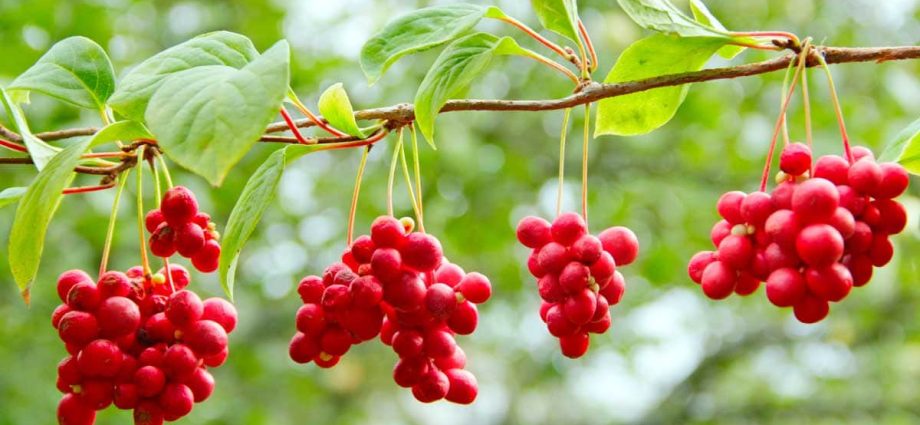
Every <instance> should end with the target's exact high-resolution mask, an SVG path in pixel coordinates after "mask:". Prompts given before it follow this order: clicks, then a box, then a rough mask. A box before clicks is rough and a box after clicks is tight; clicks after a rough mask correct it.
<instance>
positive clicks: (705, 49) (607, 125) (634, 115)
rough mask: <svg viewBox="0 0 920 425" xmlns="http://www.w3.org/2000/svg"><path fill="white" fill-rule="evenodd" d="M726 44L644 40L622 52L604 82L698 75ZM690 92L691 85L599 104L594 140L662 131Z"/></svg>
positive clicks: (690, 39) (705, 40)
mask: <svg viewBox="0 0 920 425" xmlns="http://www.w3.org/2000/svg"><path fill="white" fill-rule="evenodd" d="M725 42H726V40H725V39H720V38H709V37H688V38H680V37H673V36H668V35H664V34H656V35H653V36H651V37H647V38H643V39H642V40H639V41H637V42H635V43H633V44H632V45H631V46H629V47H628V48H626V50H625V51H623V53H622V54H621V55H620V57H619V59H617V63H616V64H615V65H614V66H613V69H612V70H610V74H608V75H607V78H606V79H605V80H604V82H605V83H621V82H624V81H634V80H641V79H644V78H651V77H656V76H659V75H666V74H675V73H681V72H689V71H697V70H699V69H700V68H702V67H703V65H705V64H706V61H707V60H709V58H710V57H711V56H712V55H713V54H714V53H715V52H716V51H717V50H719V48H721V47H722V46H724V45H725ZM689 88H690V85H689V84H684V85H681V86H673V87H661V88H657V89H652V90H647V91H643V92H638V93H633V94H628V95H625V96H617V97H612V98H608V99H604V100H601V101H599V102H598V107H597V127H596V129H595V136H600V135H605V134H613V135H622V136H632V135H638V134H645V133H648V132H650V131H652V130H654V129H656V128H658V127H661V126H662V125H664V124H665V123H667V122H668V121H670V120H671V118H672V117H673V116H674V114H675V113H676V112H677V108H678V107H680V104H681V103H682V102H683V101H684V97H685V96H686V95H687V90H688V89H689Z"/></svg>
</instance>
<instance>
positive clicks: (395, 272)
mask: <svg viewBox="0 0 920 425" xmlns="http://www.w3.org/2000/svg"><path fill="white" fill-rule="evenodd" d="M371 270H373V272H374V275H375V276H377V277H378V278H379V279H381V280H382V281H384V282H386V281H388V280H397V279H400V278H401V276H402V255H400V253H399V251H397V250H395V249H392V248H383V249H378V250H376V251H374V255H373V256H371Z"/></svg>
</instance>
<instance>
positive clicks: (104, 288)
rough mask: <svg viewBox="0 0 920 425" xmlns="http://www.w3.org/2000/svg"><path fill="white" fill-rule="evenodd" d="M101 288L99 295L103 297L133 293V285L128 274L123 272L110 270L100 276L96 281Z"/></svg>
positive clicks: (123, 295) (125, 295)
mask: <svg viewBox="0 0 920 425" xmlns="http://www.w3.org/2000/svg"><path fill="white" fill-rule="evenodd" d="M96 287H97V288H98V289H99V295H100V296H101V297H102V298H109V297H127V296H128V295H129V294H131V291H132V289H133V286H132V285H131V280H130V279H128V276H127V275H126V274H124V273H122V272H117V271H108V272H105V273H103V274H102V276H100V277H99V282H97V283H96Z"/></svg>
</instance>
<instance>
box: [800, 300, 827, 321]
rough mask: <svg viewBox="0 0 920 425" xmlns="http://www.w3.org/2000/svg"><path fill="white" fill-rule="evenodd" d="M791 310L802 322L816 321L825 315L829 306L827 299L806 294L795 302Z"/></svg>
mask: <svg viewBox="0 0 920 425" xmlns="http://www.w3.org/2000/svg"><path fill="white" fill-rule="evenodd" d="M792 311H793V313H795V318H796V319H799V321H800V322H802V323H817V322H820V321H821V320H823V319H824V318H825V317H827V313H828V312H830V306H829V305H828V304H827V301H824V300H822V299H820V298H818V297H816V296H813V295H806V296H805V298H803V299H802V300H801V301H799V302H798V303H796V304H795V306H794V307H793V308H792Z"/></svg>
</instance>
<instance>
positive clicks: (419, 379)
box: [290, 216, 492, 404]
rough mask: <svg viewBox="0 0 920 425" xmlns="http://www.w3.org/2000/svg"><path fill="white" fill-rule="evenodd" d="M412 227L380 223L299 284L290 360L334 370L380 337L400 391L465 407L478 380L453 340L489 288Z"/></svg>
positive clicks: (472, 324)
mask: <svg viewBox="0 0 920 425" xmlns="http://www.w3.org/2000/svg"><path fill="white" fill-rule="evenodd" d="M413 226H414V224H413V223H412V221H411V220H410V219H403V220H402V221H400V220H397V219H395V218H393V217H389V216H382V217H378V218H377V219H376V220H374V222H373V224H372V225H371V233H370V236H367V235H364V236H361V237H358V238H357V239H355V240H354V242H353V243H352V244H351V246H350V247H349V248H348V249H346V250H345V253H344V254H343V255H342V262H340V263H335V264H332V265H331V266H329V267H327V268H326V270H325V271H324V272H323V275H322V277H320V276H307V277H305V278H304V279H303V280H301V281H300V285H299V286H298V293H299V294H300V298H301V300H302V301H303V303H304V305H303V306H301V307H300V309H299V310H298V311H297V316H296V326H297V333H296V334H295V335H294V337H293V339H292V340H291V344H290V356H291V358H292V359H293V360H294V361H296V362H298V363H308V362H310V361H313V362H314V363H316V365H317V366H320V367H324V368H326V367H332V366H334V365H335V364H336V363H338V361H339V359H340V358H341V356H342V355H344V354H345V353H346V352H347V351H348V350H349V348H350V347H351V345H353V344H358V343H360V342H363V341H367V340H369V339H371V338H374V337H375V336H377V335H378V334H379V335H380V338H381V340H382V341H383V342H384V343H385V344H387V345H389V346H391V347H392V348H393V351H395V352H396V354H397V355H399V358H400V360H399V361H398V362H397V363H396V366H395V368H394V370H393V379H394V381H396V383H397V384H398V385H399V386H402V387H405V388H411V389H412V394H413V395H414V396H415V398H416V399H418V400H419V401H422V402H426V403H429V402H434V401H437V400H440V399H447V400H448V401H451V402H454V403H461V404H469V403H472V402H473V400H474V399H475V398H476V395H477V392H478V388H477V383H476V378H475V377H474V376H473V374H472V373H470V372H469V371H466V370H464V369H463V367H464V366H465V365H466V355H465V354H464V352H463V350H462V349H461V348H460V347H459V346H458V345H457V343H456V341H455V340H454V335H455V334H459V335H468V334H470V333H472V332H473V330H475V329H476V324H477V323H478V320H479V313H478V312H477V310H476V306H475V305H474V304H479V303H483V302H485V301H486V300H488V299H489V297H490V296H491V294H492V286H491V284H490V283H489V280H488V279H487V278H486V277H485V276H483V275H482V274H479V273H475V272H474V273H465V272H464V271H463V269H461V268H460V267H459V266H457V265H454V264H451V263H449V262H448V261H447V260H446V259H445V258H444V256H443V252H442V250H441V243H440V242H439V241H438V239H437V238H435V237H434V236H432V235H429V234H426V233H421V232H412V227H413Z"/></svg>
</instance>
